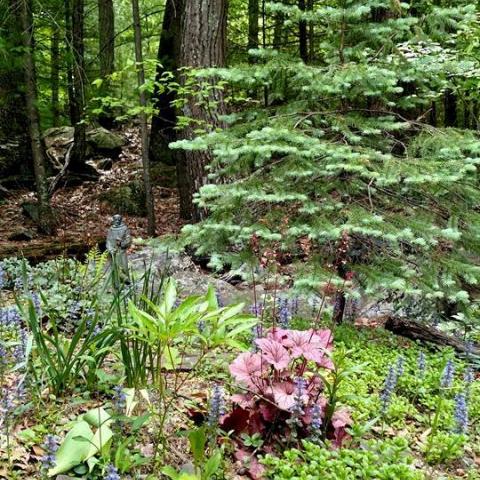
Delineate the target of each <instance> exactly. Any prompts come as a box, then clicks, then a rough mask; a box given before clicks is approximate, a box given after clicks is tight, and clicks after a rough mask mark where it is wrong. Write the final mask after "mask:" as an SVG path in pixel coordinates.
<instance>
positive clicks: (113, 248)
mask: <svg viewBox="0 0 480 480" xmlns="http://www.w3.org/2000/svg"><path fill="white" fill-rule="evenodd" d="M131 244H132V236H131V234H130V230H129V228H128V227H127V225H126V224H125V222H124V221H123V218H122V216H121V215H114V216H113V217H112V226H111V227H110V228H109V230H108V234H107V250H108V252H109V253H110V255H111V258H112V265H114V267H116V269H117V272H118V279H119V280H122V281H124V282H128V280H129V278H130V275H129V273H128V258H127V250H128V248H129V247H130V245H131Z"/></svg>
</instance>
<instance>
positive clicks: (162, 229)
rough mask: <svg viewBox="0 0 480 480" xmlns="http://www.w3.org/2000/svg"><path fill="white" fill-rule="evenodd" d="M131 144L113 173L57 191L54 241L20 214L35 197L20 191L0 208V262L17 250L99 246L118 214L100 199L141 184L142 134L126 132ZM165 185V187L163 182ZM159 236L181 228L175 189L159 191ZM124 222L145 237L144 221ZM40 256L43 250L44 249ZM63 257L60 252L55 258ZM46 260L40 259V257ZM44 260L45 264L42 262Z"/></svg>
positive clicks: (156, 191) (127, 218) (133, 130)
mask: <svg viewBox="0 0 480 480" xmlns="http://www.w3.org/2000/svg"><path fill="white" fill-rule="evenodd" d="M122 134H123V136H124V137H125V139H126V141H127V143H126V146H125V147H123V149H122V153H121V154H120V156H119V158H118V159H117V160H115V161H114V162H113V167H112V169H111V170H99V173H100V178H99V179H98V181H94V182H93V181H89V182H84V183H83V184H82V185H79V186H75V187H66V188H61V189H58V190H57V191H56V192H55V193H54V195H53V198H52V206H53V208H54V210H55V213H56V216H57V222H58V228H57V231H56V233H55V235H53V236H48V235H43V234H41V233H39V232H38V230H37V228H36V226H35V223H34V222H33V220H31V219H30V218H28V217H27V216H26V215H25V214H24V213H23V211H22V207H21V205H22V203H24V202H26V201H31V200H33V199H34V195H33V193H32V192H29V191H27V190H20V191H14V192H11V194H10V195H9V196H8V197H7V198H5V199H4V200H3V201H1V202H0V258H3V257H8V256H11V255H12V252H15V250H17V251H18V254H20V253H21V252H22V251H24V253H25V256H30V257H35V256H36V255H35V254H34V253H33V254H32V253H27V252H35V250H36V247H37V246H38V247H39V249H40V247H41V246H42V245H48V244H52V243H60V244H63V245H65V248H66V247H67V246H68V245H71V244H75V243H77V242H79V241H80V242H83V243H85V244H87V245H88V246H93V245H95V244H97V243H99V242H101V241H102V240H103V239H104V238H105V236H106V231H107V229H108V227H109V225H110V217H111V216H112V214H114V213H117V212H115V211H114V209H113V208H112V207H111V206H110V205H109V203H108V202H106V201H105V200H103V199H102V194H104V193H105V192H107V191H108V190H110V189H112V188H116V187H119V186H122V185H126V184H128V183H130V182H132V181H133V180H141V178H142V165H141V157H140V145H139V142H140V140H139V132H138V130H137V129H136V128H132V127H130V128H128V129H125V130H124V131H123V132H122ZM160 183H161V182H160ZM154 197H155V213H156V221H157V225H156V227H157V228H156V234H157V235H158V236H160V235H164V234H167V233H176V232H178V231H179V230H180V228H181V226H182V221H181V220H180V217H179V207H178V197H177V193H176V189H175V188H172V187H163V186H155V187H154ZM124 218H125V221H126V223H127V224H128V226H129V227H130V230H131V231H132V235H133V236H134V237H145V236H146V219H145V218H144V217H140V216H133V215H124ZM19 231H27V232H28V233H29V234H31V236H32V239H31V240H28V241H27V240H25V241H23V240H22V241H19V240H8V238H9V237H11V236H12V235H14V234H16V233H17V232H19ZM40 251H41V249H40ZM56 253H57V254H60V253H61V251H59V252H56ZM41 256H42V254H40V257H41ZM39 259H42V258H39Z"/></svg>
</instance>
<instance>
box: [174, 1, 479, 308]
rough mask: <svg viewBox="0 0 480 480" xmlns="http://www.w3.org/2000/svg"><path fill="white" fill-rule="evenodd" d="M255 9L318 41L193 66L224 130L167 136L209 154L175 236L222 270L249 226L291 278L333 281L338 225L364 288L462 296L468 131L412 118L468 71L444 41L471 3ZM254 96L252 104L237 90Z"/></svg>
mask: <svg viewBox="0 0 480 480" xmlns="http://www.w3.org/2000/svg"><path fill="white" fill-rule="evenodd" d="M270 8H271V10H272V12H278V11H281V12H282V14H283V15H284V16H285V18H286V21H287V22H290V24H292V25H293V24H294V23H295V22H297V21H298V19H299V18H306V19H308V21H312V22H313V24H314V27H315V28H316V29H317V30H315V31H316V34H317V35H319V36H321V38H322V39H323V41H322V44H321V50H320V52H318V58H316V61H315V62H314V63H311V64H308V65H306V64H304V63H303V62H302V61H300V60H299V59H298V57H296V56H291V55H289V54H286V53H284V52H275V51H271V50H259V51H257V52H256V55H257V62H256V63H255V64H251V65H238V66H235V67H230V68H228V69H213V70H212V69H209V70H203V71H200V72H197V75H198V77H199V78H200V77H201V78H205V76H208V75H212V76H215V78H217V79H220V80H221V81H223V82H226V84H227V86H225V88H224V90H225V92H235V93H232V94H231V95H228V94H227V101H229V102H232V104H233V105H235V107H236V108H235V109H234V113H232V114H231V115H229V116H227V117H226V118H225V121H226V123H227V128H225V129H224V130H223V131H220V132H212V133H210V134H208V135H205V136H201V137H198V138H196V139H194V140H193V141H179V142H176V143H174V144H173V145H172V146H173V147H174V148H183V149H187V150H204V149H210V150H211V151H212V152H213V155H214V160H213V162H212V164H211V166H210V179H211V183H209V184H207V185H206V186H204V187H203V188H202V189H201V192H200V195H199V196H198V198H197V200H198V202H199V205H201V206H202V207H205V208H207V209H208V211H209V216H208V217H207V218H206V220H204V221H203V222H202V223H200V224H196V225H188V226H186V227H185V228H184V234H185V238H186V242H188V243H190V244H192V245H194V246H195V247H196V249H197V251H198V253H199V254H209V255H211V257H212V260H211V264H212V266H214V267H218V268H220V267H222V266H224V265H233V266H234V267H235V266H238V265H239V264H241V263H242V262H245V261H246V260H251V259H252V255H251V253H252V252H251V248H250V243H251V238H252V235H256V236H257V237H258V241H259V244H260V248H261V249H264V248H271V247H272V245H273V246H274V247H275V248H276V249H277V250H278V251H280V252H285V253H288V254H289V256H290V257H291V258H292V259H293V260H294V261H295V260H296V259H299V260H301V261H298V262H297V267H298V272H299V275H298V276H297V278H296V286H297V287H299V288H304V289H312V288H313V289H318V288H321V287H322V286H325V285H326V284H328V283H329V282H332V283H333V284H334V285H335V284H343V283H345V282H344V279H343V278H338V277H337V275H338V274H339V272H337V271H333V272H332V269H331V268H329V265H335V263H336V260H337V258H336V257H337V250H336V248H337V244H338V242H339V240H340V239H341V237H342V234H343V233H344V232H347V233H348V235H349V238H350V240H349V245H348V252H347V257H348V258H347V264H346V267H347V268H348V269H349V270H351V271H354V272H355V281H354V283H355V286H361V287H362V288H363V289H364V290H365V292H366V293H367V294H369V295H383V294H384V292H385V291H390V292H395V293H397V294H399V295H408V296H411V297H414V298H422V299H434V300H439V299H440V300H444V301H445V302H451V303H459V304H467V303H468V302H469V301H470V299H471V298H470V294H469V293H468V292H469V287H468V285H476V284H477V283H478V279H479V277H480V266H479V265H478V260H477V259H478V258H479V255H478V254H479V253H480V251H479V244H478V240H477V239H478V232H479V229H480V215H479V212H478V209H476V208H475V205H478V203H479V201H480V195H479V189H478V188H477V182H478V165H479V164H480V141H479V139H478V137H477V135H476V133H475V132H470V131H465V130H457V129H451V128H438V127H435V126H432V125H430V124H428V123H427V120H426V117H427V114H428V112H429V110H430V108H431V106H432V102H436V101H437V100H440V99H441V98H442V95H443V93H444V90H445V89H446V88H453V87H452V84H453V80H452V79H453V78H455V79H457V78H464V77H465V76H466V75H470V72H471V71H472V69H474V68H475V66H476V64H475V63H474V62H472V61H471V60H470V59H467V58H466V57H463V56H462V54H461V52H458V51H457V50H456V48H457V45H456V43H455V42H456V40H455V39H456V35H457V34H458V35H460V34H461V33H462V32H463V31H464V30H465V29H468V28H471V27H472V25H474V24H475V16H474V14H473V9H472V6H471V5H468V4H467V3H466V2H464V3H462V2H459V4H458V5H457V6H455V7H449V8H443V7H435V6H433V5H431V4H430V3H429V2H428V3H427V2H419V3H418V5H417V4H416V5H415V8H413V7H410V6H409V5H407V4H406V3H400V2H398V3H395V8H392V4H391V2H390V1H378V0H375V1H373V0H372V1H367V2H359V1H354V0H352V1H347V2H342V3H338V2H333V4H332V5H330V4H329V5H328V6H326V5H323V4H317V5H316V6H315V8H314V10H313V11H312V12H308V13H304V12H301V11H300V10H299V9H298V8H297V7H292V6H287V5H283V4H280V3H278V2H276V3H274V4H272V5H271V6H270ZM434 25H435V26H434ZM447 31H448V35H447V34H446V32H447ZM317 32H318V33H317ZM320 32H321V33H320ZM260 91H262V92H264V97H266V98H267V100H266V103H265V104H263V105H262V103H261V102H260V100H254V99H252V98H251V97H250V98H248V97H247V96H246V95H243V97H242V92H243V93H247V92H260ZM305 242H307V243H308V244H309V247H310V248H309V253H308V254H307V256H306V258H305V252H304V251H303V250H302V248H301V245H302V243H305ZM305 260H306V261H305ZM332 275H333V279H332ZM346 287H347V289H348V287H350V283H349V282H347V285H346Z"/></svg>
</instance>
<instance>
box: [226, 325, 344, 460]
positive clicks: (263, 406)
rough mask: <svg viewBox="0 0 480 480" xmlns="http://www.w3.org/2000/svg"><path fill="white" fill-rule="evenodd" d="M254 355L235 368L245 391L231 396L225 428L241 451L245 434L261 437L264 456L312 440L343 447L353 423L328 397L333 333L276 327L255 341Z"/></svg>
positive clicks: (234, 373)
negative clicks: (231, 404) (326, 389)
mask: <svg viewBox="0 0 480 480" xmlns="http://www.w3.org/2000/svg"><path fill="white" fill-rule="evenodd" d="M255 350H256V351H254V352H244V353H241V354H240V355H239V356H238V357H237V358H236V359H235V360H234V361H233V362H232V364H231V365H230V373H231V374H232V376H233V377H234V379H235V380H236V382H237V383H238V386H239V389H240V390H241V392H240V393H237V394H235V395H233V396H232V397H231V400H232V402H233V408H232V410H231V411H230V412H229V413H228V414H227V415H225V416H224V417H223V420H222V427H223V429H224V430H225V431H232V430H233V431H234V432H235V438H236V440H237V443H238V447H239V448H240V449H242V450H245V445H243V444H242V440H241V435H242V434H247V435H250V436H252V435H255V434H257V436H258V435H260V436H261V438H262V447H261V450H263V451H264V452H270V451H272V450H274V449H276V448H279V447H280V448H281V447H283V446H287V445H291V442H292V440H293V441H294V442H296V444H298V443H299V440H300V439H302V438H307V437H311V438H317V439H329V440H331V441H332V443H333V445H335V446H341V444H342V442H343V441H344V439H345V438H346V437H347V434H346V428H347V427H348V426H349V425H351V419H350V416H349V414H348V412H347V411H346V410H345V409H336V405H334V404H332V402H331V397H330V396H328V395H326V392H325V383H324V382H325V378H326V377H327V378H328V377H329V376H330V375H329V374H331V375H334V374H335V370H334V364H333V362H332V360H331V353H332V350H333V336H332V333H331V331H330V330H313V329H310V330H305V331H301V330H286V329H281V328H276V327H273V328H271V329H269V330H267V331H265V332H264V336H263V338H258V339H256V340H255Z"/></svg>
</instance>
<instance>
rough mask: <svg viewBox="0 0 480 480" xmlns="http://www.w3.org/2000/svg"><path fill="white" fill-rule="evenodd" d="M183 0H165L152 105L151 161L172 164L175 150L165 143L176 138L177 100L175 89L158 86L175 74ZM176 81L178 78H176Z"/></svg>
mask: <svg viewBox="0 0 480 480" xmlns="http://www.w3.org/2000/svg"><path fill="white" fill-rule="evenodd" d="M183 3H184V0H167V2H166V4H165V13H164V14H163V25H162V32H161V34H160V43H159V46H158V54H157V61H158V63H157V71H156V74H155V90H154V92H153V105H154V109H155V114H154V115H153V117H152V127H151V131H150V146H149V154H150V160H151V161H152V162H160V161H161V162H163V163H166V164H167V165H174V164H175V158H176V157H175V152H174V151H173V150H170V149H169V147H168V145H169V144H170V143H171V142H173V141H175V138H176V137H175V135H176V132H175V125H176V123H177V113H176V109H175V107H174V105H173V103H172V102H174V100H175V99H176V94H175V90H174V89H167V88H160V84H161V83H162V80H163V79H164V76H165V75H166V74H167V73H173V74H174V75H177V69H178V64H179V57H180V29H181V18H182V12H183V10H184V6H183ZM177 80H178V79H177Z"/></svg>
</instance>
